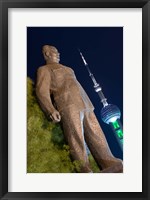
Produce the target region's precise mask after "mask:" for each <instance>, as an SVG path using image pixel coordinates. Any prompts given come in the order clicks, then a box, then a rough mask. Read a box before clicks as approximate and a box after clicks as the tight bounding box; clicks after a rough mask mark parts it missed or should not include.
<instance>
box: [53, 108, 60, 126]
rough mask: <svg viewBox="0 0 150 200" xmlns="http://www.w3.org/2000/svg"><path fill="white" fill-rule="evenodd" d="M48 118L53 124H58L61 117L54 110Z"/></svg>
mask: <svg viewBox="0 0 150 200" xmlns="http://www.w3.org/2000/svg"><path fill="white" fill-rule="evenodd" d="M50 118H51V119H52V121H53V122H54V123H58V122H60V120H61V116H60V114H59V112H58V111H57V110H55V111H54V112H53V113H52V114H50Z"/></svg>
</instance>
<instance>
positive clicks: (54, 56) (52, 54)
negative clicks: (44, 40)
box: [42, 45, 60, 63]
mask: <svg viewBox="0 0 150 200" xmlns="http://www.w3.org/2000/svg"><path fill="white" fill-rule="evenodd" d="M42 52H43V56H44V59H45V61H49V62H55V63H59V60H60V56H59V52H58V50H57V49H56V47H54V46H50V45H44V46H43V47H42Z"/></svg>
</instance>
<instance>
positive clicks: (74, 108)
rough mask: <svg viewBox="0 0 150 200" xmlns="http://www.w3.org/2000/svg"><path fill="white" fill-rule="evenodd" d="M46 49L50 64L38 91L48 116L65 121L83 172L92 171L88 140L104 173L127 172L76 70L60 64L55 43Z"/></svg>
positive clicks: (41, 72) (73, 153) (39, 74)
mask: <svg viewBox="0 0 150 200" xmlns="http://www.w3.org/2000/svg"><path fill="white" fill-rule="evenodd" d="M42 52H43V56H44V59H45V61H46V65H44V66H41V67H39V68H38V71H37V83H36V95H37V98H38V100H39V104H40V106H41V108H42V110H43V112H44V113H45V114H46V115H47V117H48V118H50V119H51V120H52V121H53V122H55V123H58V122H61V123H62V127H63V131H64V136H65V139H66V141H67V142H68V144H69V146H70V153H71V156H72V158H73V159H74V160H79V161H81V163H82V167H81V172H82V173H91V172H92V170H91V168H90V164H89V160H88V156H87V153H86V148H85V141H86V143H87V145H88V147H89V149H90V152H91V154H92V155H93V157H94V159H95V161H96V162H97V164H98V166H99V167H100V168H101V171H100V173H121V172H123V165H122V160H120V159H118V158H115V157H114V156H113V155H112V153H111V151H110V149H109V146H108V144H107V141H106V138H105V136H104V133H103V131H102V129H101V127H100V125H99V122H98V120H97V119H96V116H95V114H94V112H93V110H94V107H93V105H92V103H91V101H90V99H89V98H88V96H87V94H86V92H85V91H84V89H83V88H82V86H81V85H80V83H79V82H78V81H77V79H76V76H75V74H74V71H73V70H72V69H71V68H69V67H66V66H64V65H62V64H59V61H60V56H59V52H58V50H57V49H56V48H55V47H54V46H50V45H44V46H43V49H42ZM53 102H54V103H53Z"/></svg>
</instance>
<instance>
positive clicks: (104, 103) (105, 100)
mask: <svg viewBox="0 0 150 200" xmlns="http://www.w3.org/2000/svg"><path fill="white" fill-rule="evenodd" d="M78 51H79V53H80V55H81V58H82V60H83V63H84V65H85V67H86V69H87V71H88V73H89V76H90V77H91V79H92V81H93V83H94V90H95V92H97V93H98V96H99V97H100V99H101V102H102V104H103V106H104V107H105V106H107V105H108V103H107V99H106V98H105V96H104V94H103V92H102V88H101V86H100V85H99V83H97V81H96V79H95V77H94V75H93V74H92V72H91V70H90V68H89V66H88V63H87V62H86V60H85V58H84V56H83V54H82V53H81V51H80V49H78Z"/></svg>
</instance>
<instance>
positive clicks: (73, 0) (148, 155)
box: [0, 0, 150, 200]
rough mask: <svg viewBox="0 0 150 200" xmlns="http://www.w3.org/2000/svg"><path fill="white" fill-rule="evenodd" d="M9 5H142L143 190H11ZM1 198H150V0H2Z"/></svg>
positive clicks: (139, 199) (0, 21) (49, 6)
mask: <svg viewBox="0 0 150 200" xmlns="http://www.w3.org/2000/svg"><path fill="white" fill-rule="evenodd" d="M9 8H142V68H143V70H142V102H143V103H142V134H143V140H142V158H143V166H142V168H143V169H142V174H143V176H142V184H143V185H142V192H140V193H139V192H133V193H129V192H118V193H116V192H109V193H105V192H95V193H93V192H89V193H86V192H82V193H80V192H76V193H73V192H58V193H56V192H38V193H36V192H8V95H9V94H8V9H9ZM0 27H1V29H0V44H2V45H1V48H0V66H1V67H0V97H1V98H0V110H1V111H2V112H0V199H3V200H4V199H22V200H25V199H28V200H30V199H39V200H42V199H56V200H57V199H62V200H65V199H66V198H69V199H71V200H73V199H74V200H77V199H78V200H80V199H83V198H88V199H89V200H92V199H94V198H101V199H106V200H107V199H108V200H110V199H111V198H119V199H124V200H126V199H131V198H132V199H135V200H136V199H138V200H146V199H147V200H148V199H150V192H149V191H148V186H149V181H150V173H149V172H148V169H149V167H150V147H149V145H148V141H150V140H149V139H150V136H149V135H148V131H149V124H148V122H149V119H150V117H149V113H150V112H149V111H150V106H149V104H148V102H149V99H150V98H149V97H150V90H148V89H149V84H150V79H149V77H150V69H149V68H148V66H150V59H149V49H150V31H149V30H150V0H130V1H127V0H95V1H92V0H81V1H80V0H65V1H64V0H55V1H53V0H44V1H42V0H0Z"/></svg>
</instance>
